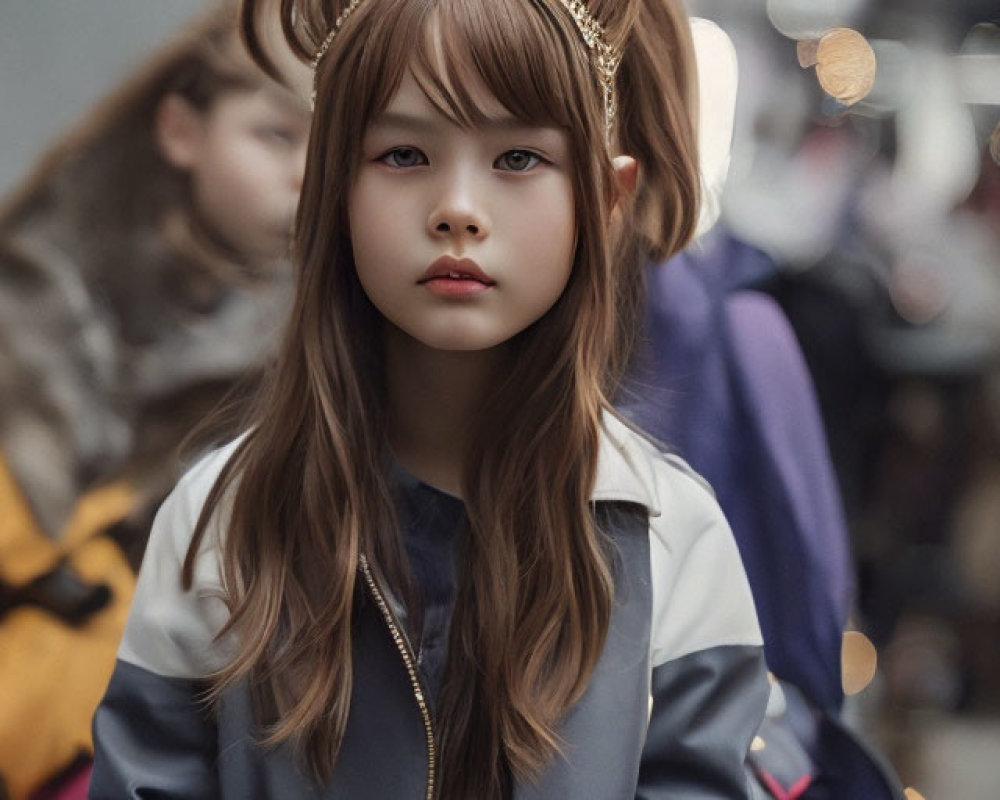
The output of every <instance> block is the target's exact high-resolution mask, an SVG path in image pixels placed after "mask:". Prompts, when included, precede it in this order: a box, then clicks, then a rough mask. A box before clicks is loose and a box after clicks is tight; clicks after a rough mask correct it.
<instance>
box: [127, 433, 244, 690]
mask: <svg viewBox="0 0 1000 800" xmlns="http://www.w3.org/2000/svg"><path fill="white" fill-rule="evenodd" d="M238 444H239V440H237V441H236V442H232V443H231V444H229V445H226V446H225V447H222V448H220V449H218V450H215V451H213V452H211V453H209V454H208V455H206V456H205V457H203V458H202V459H201V460H200V461H198V462H197V463H196V464H195V465H194V466H193V467H192V468H191V469H190V470H189V471H188V472H187V473H186V474H185V475H184V476H183V477H182V478H181V479H180V481H178V483H177V486H176V487H175V488H174V490H173V491H172V492H171V493H170V495H169V496H168V497H167V499H166V500H164V501H163V504H162V505H161V506H160V509H159V511H158V512H157V514H156V519H155V520H154V522H153V527H152V530H151V532H150V536H149V543H148V545H147V547H146V553H145V555H144V557H143V561H142V567H141V569H140V570H139V579H138V583H137V585H136V590H135V596H134V597H133V600H132V607H131V609H130V611H129V617H128V622H127V623H126V625H125V632H124V635H123V637H122V641H121V645H120V647H119V650H118V657H119V658H120V659H122V660H123V661H127V662H129V663H130V664H133V665H135V666H139V667H142V668H143V669H147V670H149V671H151V672H154V673H156V674H158V675H163V676H166V677H175V678H194V677H201V676H203V675H205V674H207V673H208V672H210V671H212V670H214V669H217V668H218V667H220V666H222V664H223V662H224V660H225V653H224V646H222V645H220V644H219V643H217V642H216V641H215V636H216V634H217V633H218V631H219V630H220V629H221V628H222V626H223V625H224V624H225V621H226V619H227V618H228V611H227V609H226V606H225V603H224V602H223V601H222V598H221V584H220V579H219V564H218V536H219V525H218V520H216V521H215V522H214V524H211V525H210V526H209V528H208V529H207V530H206V535H205V538H204V540H203V542H202V544H201V547H200V548H199V552H198V558H197V559H196V561H195V570H194V581H193V585H192V587H191V589H190V590H188V591H185V590H184V589H183V588H182V586H181V567H182V565H183V564H184V558H185V556H186V554H187V551H188V547H189V545H190V544H191V539H192V536H193V534H194V530H195V527H196V526H197V523H198V518H199V516H200V514H201V509H202V507H203V506H204V504H205V501H206V499H207V498H208V495H209V492H211V490H212V487H213V486H214V485H215V481H216V479H217V478H218V477H219V473H220V472H221V471H222V468H223V467H224V466H225V464H226V463H227V462H228V461H229V459H230V458H231V457H232V455H233V452H234V451H235V450H236V447H237V445H238Z"/></svg>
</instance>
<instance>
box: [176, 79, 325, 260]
mask: <svg viewBox="0 0 1000 800" xmlns="http://www.w3.org/2000/svg"><path fill="white" fill-rule="evenodd" d="M159 134H160V144H161V150H162V151H163V152H164V155H165V157H166V158H167V159H168V161H170V162H171V163H173V165H174V166H176V167H178V168H179V169H182V170H184V171H186V172H187V173H188V175H189V176H190V179H191V188H192V192H193V200H194V203H195V206H196V208H197V210H198V213H199V215H200V216H201V218H202V220H203V221H204V222H205V223H206V224H207V225H208V226H209V228H210V229H211V231H212V232H213V233H214V234H215V235H217V236H219V237H220V238H221V239H222V241H223V242H225V243H226V244H227V245H228V246H230V247H232V248H234V249H235V250H237V251H239V252H241V253H245V254H246V255H248V256H250V257H252V258H255V259H265V260H267V259H274V258H278V257H281V256H283V255H285V253H286V252H287V248H288V242H289V235H290V233H291V226H292V221H293V220H294V217H295V209H296V206H297V204H298V197H299V190H300V188H301V185H302V174H303V169H304V164H305V151H306V142H307V139H308V136H309V114H308V111H307V110H306V109H305V107H304V105H303V104H302V103H301V102H300V101H299V100H297V99H296V98H295V97H294V95H292V94H291V93H290V92H286V91H284V90H282V89H279V88H278V87H277V86H271V85H267V86H265V87H263V88H260V89H257V90H247V91H233V92H227V93H224V94H222V95H221V96H219V97H218V98H217V99H216V100H215V101H214V103H213V104H212V106H211V108H210V110H209V111H207V112H205V113H201V112H198V111H197V110H196V109H194V108H193V107H191V106H190V104H188V103H187V102H186V101H185V100H183V99H182V98H180V97H177V96H172V97H168V98H167V99H166V100H165V101H164V106H163V108H161V112H160V120H159Z"/></svg>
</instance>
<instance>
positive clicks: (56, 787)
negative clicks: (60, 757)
mask: <svg viewBox="0 0 1000 800" xmlns="http://www.w3.org/2000/svg"><path fill="white" fill-rule="evenodd" d="M91 766H92V765H91V763H90V762H89V761H88V762H86V763H84V764H81V765H80V766H78V767H74V768H73V769H72V770H71V771H70V772H69V773H67V774H66V776H65V777H64V778H63V779H62V780H61V781H59V782H58V783H57V784H53V785H51V786H48V787H46V788H45V789H42V790H41V791H39V792H36V793H35V794H33V795H32V796H31V800H87V789H88V788H89V786H90V770H91Z"/></svg>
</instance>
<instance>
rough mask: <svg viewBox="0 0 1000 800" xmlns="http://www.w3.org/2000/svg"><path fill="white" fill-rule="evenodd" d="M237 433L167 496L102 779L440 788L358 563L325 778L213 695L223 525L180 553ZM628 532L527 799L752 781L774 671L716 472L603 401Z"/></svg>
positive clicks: (315, 792)
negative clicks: (601, 634) (193, 561)
mask: <svg viewBox="0 0 1000 800" xmlns="http://www.w3.org/2000/svg"><path fill="white" fill-rule="evenodd" d="M232 449H233V445H230V446H229V447H228V448H223V449H221V450H219V451H216V452H215V453H213V454H211V455H209V456H208V457H206V458H205V459H203V460H202V461H201V462H200V463H198V464H197V465H196V466H195V467H194V468H193V469H192V470H191V471H190V472H189V473H188V474H187V475H186V476H185V477H184V478H183V479H182V480H181V481H180V482H179V484H178V485H177V488H176V489H175V490H174V492H173V493H172V494H171V495H170V497H169V498H168V499H167V500H166V501H165V502H164V504H163V506H162V507H161V509H160V511H159V514H158V515H157V518H156V522H155V524H154V527H153V532H152V535H151V538H150V542H149V547H148V550H147V552H146V556H145V560H144V562H143V565H142V569H141V571H140V575H139V582H138V586H137V589H136V594H135V598H134V601H133V604H132V609H131V612H130V615H129V619H128V623H127V625H126V628H125V633H124V637H123V639H122V643H121V647H120V649H119V653H118V661H117V664H116V667H115V671H114V674H113V675H112V677H111V682H110V684H109V686H108V689H107V693H106V694H105V697H104V699H103V701H102V702H101V705H100V707H99V708H98V710H97V713H96V715H95V717H94V744H95V763H94V770H93V777H92V782H91V786H90V797H91V798H94V800H103V799H104V798H136V799H138V798H153V797H157V798H160V797H170V798H189V799H190V800H194V799H195V798H197V799H198V800H201V799H202V798H204V799H206V800H207V799H208V798H226V799H227V800H228V799H229V798H232V800H264V798H305V797H314V798H323V799H324V800H346V799H347V798H350V799H351V800H367V799H368V798H371V799H372V800H375V799H376V798H378V800H385V799H387V798H392V800H406V798H412V800H419V799H420V798H428V799H430V798H433V797H434V781H435V776H436V771H437V764H436V763H435V760H434V753H435V747H434V741H433V736H434V731H433V725H432V724H431V723H432V714H431V712H430V709H429V706H428V703H429V701H428V700H427V698H426V696H425V693H423V692H421V691H420V677H419V674H420V668H419V666H416V665H415V664H414V662H413V661H412V655H411V654H410V653H409V652H408V648H407V647H406V646H405V642H403V643H402V644H400V643H397V641H395V639H398V638H399V637H398V636H397V637H394V636H393V635H392V631H391V628H392V627H394V626H395V625H397V624H398V623H396V622H395V621H394V620H395V615H394V614H393V611H392V606H393V603H392V601H391V598H388V595H387V594H386V591H385V589H384V588H383V587H382V586H381V585H380V581H379V579H378V576H377V573H376V572H375V571H374V570H373V569H371V568H369V566H368V565H367V564H364V565H362V567H363V570H362V571H363V573H364V584H365V587H366V594H367V598H368V602H360V603H358V604H357V610H356V631H357V633H356V637H355V641H354V655H353V658H354V663H353V667H354V686H353V689H352V698H351V711H350V715H349V719H348V723H347V731H346V735H345V739H344V744H343V747H342V749H341V752H340V757H339V760H338V762H337V765H336V767H335V770H334V773H333V776H332V778H331V780H330V781H329V782H328V784H327V785H326V786H323V787H316V786H313V785H312V784H311V783H310V782H309V780H308V779H307V778H306V777H305V775H304V774H303V773H302V771H301V770H300V769H299V767H298V766H297V762H296V761H295V760H294V758H293V756H292V753H291V751H290V748H287V747H278V748H272V749H264V748H262V747H261V746H259V745H258V744H257V742H256V740H255V726H254V723H253V718H252V714H251V711H250V705H249V696H248V694H247V693H246V691H245V690H244V689H242V688H240V687H237V688H235V689H233V690H231V691H230V692H229V693H228V694H227V695H226V696H225V697H224V698H223V700H222V702H221V704H220V706H219V708H218V711H217V713H213V714H210V713H208V712H207V711H206V709H205V707H204V705H203V704H201V703H200V702H199V695H198V692H199V691H200V690H201V689H202V688H203V683H202V681H201V679H202V678H203V677H204V676H206V675H207V674H208V673H209V672H210V671H212V670H213V669H215V668H217V667H219V666H220V665H221V664H223V663H224V661H225V659H226V657H227V652H228V651H229V649H230V647H231V644H232V643H231V642H227V641H226V640H225V639H223V640H218V641H216V639H215V635H216V633H217V631H218V630H219V629H220V627H221V626H222V624H223V623H224V621H225V619H226V614H227V611H226V608H225V606H224V604H223V602H222V601H221V600H220V599H219V575H218V561H217V558H218V538H217V534H216V538H214V539H213V538H212V537H209V536H206V541H205V544H204V545H203V548H202V550H201V552H200V553H199V558H198V561H197V565H196V571H195V586H194V588H193V589H192V590H191V591H189V592H184V591H182V590H181V587H180V565H181V563H182V562H183V559H184V555H185V553H186V551H187V548H188V543H189V542H190V538H191V534H192V531H193V529H194V526H195V522H196V520H197V518H198V514H199V511H200V509H201V507H202V505H203V503H204V501H205V498H206V496H207V494H208V492H209V490H210V489H211V487H212V485H213V483H214V481H215V478H216V476H217V475H218V474H219V470H220V469H221V468H222V466H223V465H224V464H225V462H226V460H227V459H228V458H229V456H230V455H231V453H232ZM593 501H594V508H595V513H596V514H597V519H598V522H599V524H600V525H601V526H602V528H603V529H604V530H605V532H606V533H607V534H608V535H609V536H610V537H611V538H612V540H613V541H614V543H615V546H616V549H617V554H618V555H617V559H618V564H617V584H616V603H615V608H614V611H613V615H612V620H611V626H610V629H609V632H608V636H607V640H606V643H605V646H604V652H603V654H602V656H601V658H600V661H599V663H598V665H597V668H596V670H595V672H594V674H593V676H592V678H591V680H590V684H589V685H588V688H587V690H586V692H585V694H584V695H583V697H582V698H581V699H580V700H579V702H578V703H577V704H576V705H575V706H574V707H573V708H572V709H571V710H570V712H569V713H568V715H567V717H566V719H565V720H564V721H563V723H562V725H561V730H560V733H561V736H562V738H563V741H564V742H565V747H564V750H563V753H562V754H561V755H558V756H556V757H555V758H554V760H553V761H552V762H551V763H550V764H549V765H548V767H547V768H546V769H545V770H544V771H543V773H542V775H541V776H540V778H539V779H538V781H537V782H534V783H531V784H527V783H525V784H518V785H516V786H515V789H514V800H542V798H545V799H546V800H555V799H557V798H559V799H561V798H566V799H567V800H625V799H626V798H636V800H639V799H640V798H641V800H657V799H662V800H667V798H669V799H670V800H702V799H707V798H713V799H714V798H718V799H720V800H721V799H722V798H727V799H728V798H734V799H735V798H750V797H753V796H754V794H753V791H754V790H753V789H752V788H751V786H750V783H749V782H748V779H747V771H746V768H745V760H746V755H747V752H748V750H749V747H750V743H751V741H752V739H753V737H754V734H755V732H756V731H757V729H758V726H759V725H760V723H761V720H762V718H763V715H764V709H765V706H766V704H767V697H768V680H767V675H766V669H765V666H764V659H763V650H762V642H761V637H760V631H759V628H758V625H757V620H756V616H755V613H754V608H753V600H752V598H751V595H750V590H749V587H748V585H747V579H746V575H745V573H744V571H743V566H742V563H741V562H740V558H739V554H738V553H737V550H736V545H735V543H734V541H733V538H732V534H731V533H730V530H729V527H728V525H727V523H726V521H725V519H724V518H723V515H722V512H721V511H720V509H719V507H718V505H717V504H716V502H715V500H714V497H713V495H712V493H711V491H710V489H708V487H707V485H706V484H705V483H704V482H703V481H702V480H701V479H700V478H699V477H698V476H696V475H695V474H694V473H693V472H692V471H691V470H690V469H689V468H688V467H687V465H686V464H684V463H683V462H682V461H681V460H680V459H677V458H675V457H672V456H664V455H662V454H661V453H659V452H658V451H657V450H656V449H655V448H654V447H653V446H652V445H650V444H649V443H648V442H647V441H646V440H645V439H643V438H642V437H640V436H638V435H637V434H635V433H634V432H632V431H631V430H629V429H628V428H627V427H625V426H624V425H623V424H622V423H620V422H619V421H617V420H616V419H613V418H611V417H607V418H606V420H605V424H604V426H603V430H602V435H601V444H600V451H599V461H598V474H597V479H596V481H595V486H594V491H593Z"/></svg>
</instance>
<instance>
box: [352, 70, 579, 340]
mask: <svg viewBox="0 0 1000 800" xmlns="http://www.w3.org/2000/svg"><path fill="white" fill-rule="evenodd" d="M472 88H473V89H474V90H476V91H477V92H478V94H479V95H480V96H479V97H477V98H476V101H477V106H478V107H479V108H481V109H484V110H485V112H486V114H487V116H488V118H489V121H488V122H487V123H486V124H485V125H483V126H481V127H473V128H462V127H459V126H458V125H456V124H454V123H453V122H451V121H450V120H448V119H447V118H446V117H445V116H443V115H442V114H441V113H440V112H438V111H437V109H435V107H434V106H433V105H432V104H431V102H430V101H429V100H428V99H427V97H426V96H425V95H424V93H423V91H421V89H420V87H419V85H418V83H417V81H416V79H415V78H414V77H413V75H412V74H411V73H409V72H407V74H406V75H405V77H404V78H403V81H402V84H401V85H400V88H399V91H398V92H397V93H396V95H395V97H393V99H392V100H391V102H390V103H389V105H388V107H387V108H386V110H385V111H384V112H383V113H382V114H381V115H379V116H378V117H376V118H375V119H374V120H373V121H372V124H371V125H370V126H369V128H368V130H367V132H366V133H365V136H364V140H363V142H362V149H361V159H360V165H359V168H358V173H357V179H356V181H355V183H354V185H353V187H352V189H351V194H350V197H349V216H350V228H351V239H352V244H353V248H354V259H355V264H356V266H357V274H358V278H359V280H360V282H361V285H362V286H363V287H364V290H365V292H366V293H367V295H368V297H369V299H370V300H371V301H372V303H373V304H374V305H375V307H376V308H378V310H379V311H380V312H381V314H382V316H383V317H384V318H385V319H386V320H388V321H389V322H390V323H391V324H392V325H394V326H396V327H397V328H399V329H400V330H402V331H403V332H404V333H406V334H408V335H409V336H411V337H413V338H414V339H416V340H417V341H419V342H421V343H423V344H424V345H426V346H428V347H431V348H434V349H439V350H483V349H486V348H491V347H494V346H496V345H499V344H502V343H503V342H506V341H508V340H509V339H511V337H513V336H515V335H516V334H517V333H520V332H521V331H523V330H524V329H525V328H527V327H528V326H529V325H531V324H532V323H533V322H535V321H536V320H538V319H539V318H541V317H542V316H543V315H544V314H545V313H546V312H547V311H548V310H549V309H550V308H551V307H552V306H553V304H554V303H555V302H556V300H558V299H559V296H560V295H561V294H562V292H563V289H564V288H565V287H566V283H567V281H568V279H569V275H570V271H571V269H572V265H573V256H574V248H575V241H576V230H575V215H574V198H573V173H572V163H571V151H570V140H569V137H568V135H567V134H566V133H565V132H564V131H562V130H560V129H558V128H545V127H534V126H530V125H525V124H524V123H522V122H520V121H519V120H518V119H516V118H514V117H512V116H511V115H510V114H509V113H508V112H507V111H506V110H505V109H504V108H503V106H501V105H500V103H499V102H498V101H497V100H496V99H495V98H493V97H492V96H491V95H490V94H489V93H488V91H487V90H486V89H485V88H484V87H482V86H480V87H478V89H476V86H475V84H473V86H472Z"/></svg>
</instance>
